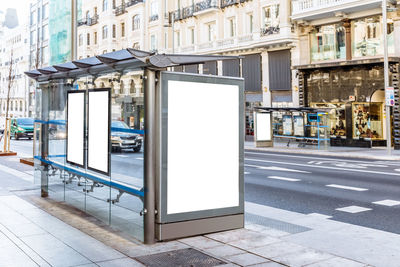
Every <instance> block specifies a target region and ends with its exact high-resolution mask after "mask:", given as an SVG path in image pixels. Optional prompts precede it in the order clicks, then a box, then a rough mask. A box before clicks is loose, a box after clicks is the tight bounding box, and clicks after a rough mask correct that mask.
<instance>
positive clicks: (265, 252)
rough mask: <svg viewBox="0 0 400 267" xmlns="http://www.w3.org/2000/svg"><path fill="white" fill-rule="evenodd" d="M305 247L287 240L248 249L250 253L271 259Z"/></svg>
mask: <svg viewBox="0 0 400 267" xmlns="http://www.w3.org/2000/svg"><path fill="white" fill-rule="evenodd" d="M304 249H306V247H303V246H300V245H296V244H294V243H289V242H279V243H274V244H271V245H267V246H264V247H259V248H253V249H249V251H250V252H251V253H254V254H256V255H260V256H262V257H264V258H267V259H272V258H274V257H278V256H281V255H284V254H289V253H294V252H297V251H301V250H304Z"/></svg>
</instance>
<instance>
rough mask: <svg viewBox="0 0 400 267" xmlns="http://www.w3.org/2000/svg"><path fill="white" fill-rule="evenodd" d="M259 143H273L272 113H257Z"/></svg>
mask: <svg viewBox="0 0 400 267" xmlns="http://www.w3.org/2000/svg"><path fill="white" fill-rule="evenodd" d="M256 123H257V125H256V138H257V141H271V140H272V135H271V113H258V112H257V113H256Z"/></svg>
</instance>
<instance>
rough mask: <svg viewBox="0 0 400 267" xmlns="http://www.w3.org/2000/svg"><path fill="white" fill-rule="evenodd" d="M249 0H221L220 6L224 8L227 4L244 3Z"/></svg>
mask: <svg viewBox="0 0 400 267" xmlns="http://www.w3.org/2000/svg"><path fill="white" fill-rule="evenodd" d="M248 1H251V0H221V8H225V7H228V6H233V5H236V4H241V3H245V2H248Z"/></svg>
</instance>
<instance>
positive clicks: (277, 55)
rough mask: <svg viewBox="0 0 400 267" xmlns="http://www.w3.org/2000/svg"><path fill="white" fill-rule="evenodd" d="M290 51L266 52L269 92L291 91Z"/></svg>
mask: <svg viewBox="0 0 400 267" xmlns="http://www.w3.org/2000/svg"><path fill="white" fill-rule="evenodd" d="M290 57H291V56H290V50H288V49H286V50H280V51H273V52H268V69H269V89H270V90H271V91H278V90H291V89H292V75H291V69H290V68H291V59H290Z"/></svg>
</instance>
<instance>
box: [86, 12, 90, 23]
mask: <svg viewBox="0 0 400 267" xmlns="http://www.w3.org/2000/svg"><path fill="white" fill-rule="evenodd" d="M89 20H90V12H89V10H88V11H86V21H89Z"/></svg>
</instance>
